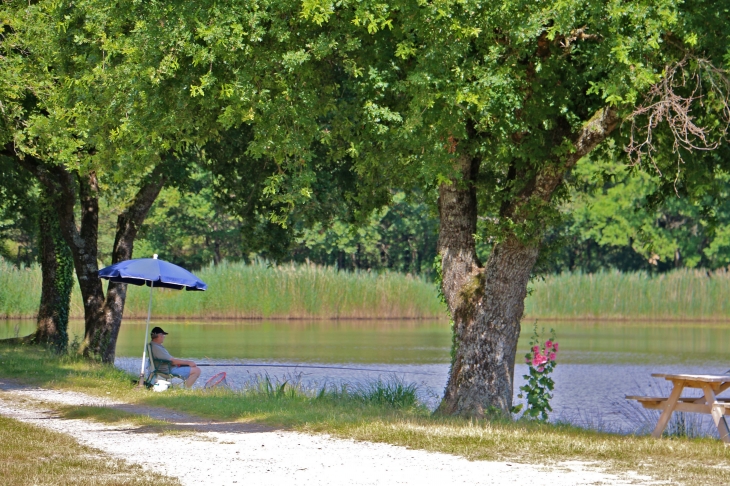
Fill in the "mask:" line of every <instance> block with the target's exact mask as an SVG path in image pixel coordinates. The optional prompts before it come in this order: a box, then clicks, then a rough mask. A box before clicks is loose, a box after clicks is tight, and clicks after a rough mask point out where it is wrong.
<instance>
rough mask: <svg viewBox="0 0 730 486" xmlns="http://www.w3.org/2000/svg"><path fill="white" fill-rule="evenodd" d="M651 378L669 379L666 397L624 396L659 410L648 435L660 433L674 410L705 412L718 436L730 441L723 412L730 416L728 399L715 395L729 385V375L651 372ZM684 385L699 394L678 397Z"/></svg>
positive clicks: (729, 429) (659, 435)
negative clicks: (652, 429)
mask: <svg viewBox="0 0 730 486" xmlns="http://www.w3.org/2000/svg"><path fill="white" fill-rule="evenodd" d="M651 376H653V377H655V378H664V379H665V380H667V381H671V382H672V392H671V393H670V394H669V396H668V397H643V396H627V397H626V398H627V399H628V400H637V401H638V402H639V403H641V405H642V406H643V407H644V408H649V409H653V410H663V412H662V414H661V415H660V416H659V421H658V422H657V424H656V427H655V428H654V432H652V434H651V435H652V437H655V438H657V439H658V438H659V437H661V436H662V433H663V432H664V429H665V428H666V427H667V424H668V423H669V419H670V418H671V417H672V413H674V412H675V411H676V412H693V413H706V414H710V415H712V420H713V421H714V422H715V426H717V431H718V432H719V433H720V439H722V441H723V442H725V443H726V444H730V428H728V424H727V422H726V421H725V415H730V398H718V397H717V395H719V394H720V393H722V392H723V391H725V390H727V389H728V388H730V375H686V374H669V373H653V374H652V375H651ZM685 388H694V389H698V390H702V392H703V395H702V396H701V397H682V391H683V390H684V389H685Z"/></svg>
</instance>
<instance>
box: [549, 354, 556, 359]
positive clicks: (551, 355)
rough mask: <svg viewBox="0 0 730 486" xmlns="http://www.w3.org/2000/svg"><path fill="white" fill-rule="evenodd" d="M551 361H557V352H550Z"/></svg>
mask: <svg viewBox="0 0 730 486" xmlns="http://www.w3.org/2000/svg"><path fill="white" fill-rule="evenodd" d="M550 361H555V353H550Z"/></svg>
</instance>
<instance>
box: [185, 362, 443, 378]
mask: <svg viewBox="0 0 730 486" xmlns="http://www.w3.org/2000/svg"><path fill="white" fill-rule="evenodd" d="M196 366H240V367H244V368H248V367H260V368H313V369H323V370H349V371H378V372H381V373H410V374H413V375H435V373H426V372H423V371H395V370H375V369H372V368H350V367H346V366H308V365H282V364H245V363H200V364H196Z"/></svg>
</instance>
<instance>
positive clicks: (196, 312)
mask: <svg viewBox="0 0 730 486" xmlns="http://www.w3.org/2000/svg"><path fill="white" fill-rule="evenodd" d="M196 275H198V276H199V277H200V278H201V279H202V280H203V281H205V282H206V283H207V284H208V291H206V292H178V291H174V290H160V291H155V293H154V312H155V315H156V316H158V317H159V316H167V317H199V318H226V319H242V318H350V319H352V318H355V319H357V318H433V317H441V316H443V315H444V309H443V307H442V306H441V304H440V303H439V301H438V298H437V294H436V288H435V287H434V285H433V284H432V283H431V282H428V281H426V280H424V279H422V278H418V277H411V276H408V275H402V274H398V273H392V272H386V273H380V274H378V273H370V272H362V271H361V272H340V271H337V269H335V268H332V267H322V266H317V265H291V264H289V265H281V266H275V267H272V266H268V265H267V264H266V263H264V262H255V263H253V264H250V265H246V264H243V263H222V264H220V265H218V266H211V267H207V268H205V269H202V270H200V271H199V272H196ZM148 298H149V290H148V289H141V288H132V287H131V286H130V290H129V292H128V294H127V306H126V309H125V315H126V316H136V317H141V316H144V315H146V313H147V301H148Z"/></svg>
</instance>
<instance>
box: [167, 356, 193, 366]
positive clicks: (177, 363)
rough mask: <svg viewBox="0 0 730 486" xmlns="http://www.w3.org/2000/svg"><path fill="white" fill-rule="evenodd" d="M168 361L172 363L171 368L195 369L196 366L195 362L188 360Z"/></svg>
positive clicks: (175, 359) (174, 359)
mask: <svg viewBox="0 0 730 486" xmlns="http://www.w3.org/2000/svg"><path fill="white" fill-rule="evenodd" d="M170 361H171V362H172V364H173V366H190V367H191V368H195V367H196V366H198V365H196V364H195V362H193V361H190V360H188V359H177V358H172V359H171V360H170Z"/></svg>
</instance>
